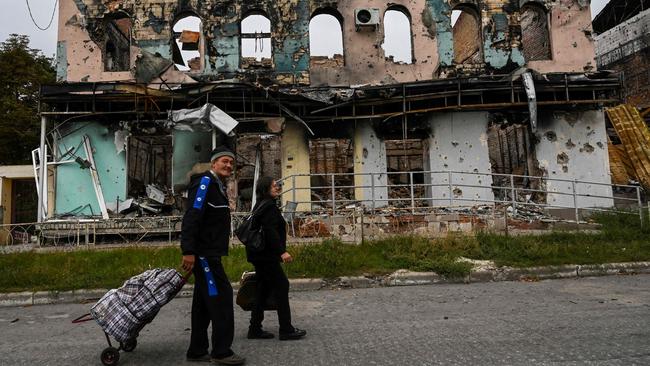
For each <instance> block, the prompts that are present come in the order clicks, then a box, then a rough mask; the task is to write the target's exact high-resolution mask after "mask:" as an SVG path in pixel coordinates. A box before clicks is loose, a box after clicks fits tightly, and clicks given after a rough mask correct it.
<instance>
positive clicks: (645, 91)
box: [593, 0, 650, 109]
mask: <svg viewBox="0 0 650 366" xmlns="http://www.w3.org/2000/svg"><path fill="white" fill-rule="evenodd" d="M593 27H594V31H595V32H596V34H597V36H596V37H595V45H596V61H597V64H598V68H599V69H607V70H616V71H619V72H620V73H621V77H622V79H623V88H622V89H623V96H624V97H625V99H626V102H627V103H628V104H631V105H634V106H637V107H639V108H644V109H645V108H650V1H649V0H638V1H625V0H611V1H610V2H609V3H608V4H607V5H606V6H605V8H603V10H602V11H601V12H600V13H599V14H598V15H597V16H596V18H594V21H593Z"/></svg>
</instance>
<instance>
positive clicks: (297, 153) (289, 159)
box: [282, 120, 311, 211]
mask: <svg viewBox="0 0 650 366" xmlns="http://www.w3.org/2000/svg"><path fill="white" fill-rule="evenodd" d="M309 173H310V168H309V141H308V140H307V136H305V128H304V127H303V126H302V125H300V124H299V123H297V122H295V121H291V120H288V121H287V123H286V125H285V128H284V131H283V132H282V177H283V178H286V177H289V178H288V179H286V180H285V181H284V187H283V189H282V190H283V191H287V190H288V191H289V192H288V193H285V194H283V195H282V203H283V204H285V203H287V202H289V201H291V202H299V204H298V208H297V211H311V203H308V202H309V201H311V182H310V177H309V176H308V174H309ZM298 174H304V175H305V176H301V177H290V176H292V175H298ZM294 183H295V187H294ZM293 188H295V190H292V189H293Z"/></svg>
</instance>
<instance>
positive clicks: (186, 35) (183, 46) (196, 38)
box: [172, 15, 203, 71]
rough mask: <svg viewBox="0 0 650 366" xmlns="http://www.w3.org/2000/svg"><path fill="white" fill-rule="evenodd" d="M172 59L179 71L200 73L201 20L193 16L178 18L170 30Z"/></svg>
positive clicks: (201, 54) (201, 55) (201, 56)
mask: <svg viewBox="0 0 650 366" xmlns="http://www.w3.org/2000/svg"><path fill="white" fill-rule="evenodd" d="M172 31H173V33H172V34H173V40H172V59H173V60H174V65H175V66H176V68H177V69H178V70H181V71H200V70H201V69H202V68H203V67H202V62H203V60H202V58H203V51H202V50H203V37H202V23H201V18H199V17H197V16H193V15H186V16H183V17H180V18H179V19H178V20H177V21H176V22H175V23H174V27H173V29H172Z"/></svg>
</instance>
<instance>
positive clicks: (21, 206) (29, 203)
mask: <svg viewBox="0 0 650 366" xmlns="http://www.w3.org/2000/svg"><path fill="white" fill-rule="evenodd" d="M11 191H12V192H13V198H12V202H13V206H14V209H13V212H12V215H11V223H12V224H17V223H26V222H35V221H36V211H37V207H38V197H37V195H36V183H34V180H33V179H16V180H14V181H13V183H12V189H11Z"/></svg>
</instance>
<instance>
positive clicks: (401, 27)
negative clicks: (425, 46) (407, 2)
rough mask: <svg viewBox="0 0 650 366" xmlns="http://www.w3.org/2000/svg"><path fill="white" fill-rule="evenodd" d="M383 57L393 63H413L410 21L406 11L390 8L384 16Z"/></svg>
mask: <svg viewBox="0 0 650 366" xmlns="http://www.w3.org/2000/svg"><path fill="white" fill-rule="evenodd" d="M381 47H382V48H383V49H384V56H385V57H386V58H388V59H390V60H391V61H393V62H395V63H405V64H411V63H413V37H412V35H411V20H410V18H409V16H408V13H407V12H406V10H405V9H404V10H402V9H398V8H390V9H388V10H386V13H385V14H384V43H383V44H382V45H381Z"/></svg>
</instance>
